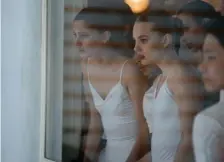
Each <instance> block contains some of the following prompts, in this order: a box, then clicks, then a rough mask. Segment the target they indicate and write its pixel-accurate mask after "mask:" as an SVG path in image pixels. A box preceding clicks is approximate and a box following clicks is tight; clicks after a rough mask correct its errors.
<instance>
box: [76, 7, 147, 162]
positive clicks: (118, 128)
mask: <svg viewBox="0 0 224 162" xmlns="http://www.w3.org/2000/svg"><path fill="white" fill-rule="evenodd" d="M89 12H90V11H88V10H87V9H84V10H82V11H81V12H80V13H79V15H78V16H77V17H76V18H75V21H74V23H73V31H74V34H75V36H76V37H77V38H76V39H77V42H79V40H80V42H79V45H80V46H81V47H80V48H82V49H81V50H80V52H82V53H83V54H84V55H88V56H87V57H88V59H86V60H87V61H86V64H85V66H83V73H84V77H85V79H86V81H87V82H88V86H87V90H89V103H90V104H91V105H92V108H91V110H90V112H91V119H90V120H91V121H90V126H89V133H88V137H87V143H86V148H85V154H86V156H87V157H89V158H90V159H91V160H93V161H99V162H125V161H126V159H127V157H128V155H129V154H130V152H131V150H132V147H133V145H134V143H135V141H136V138H137V134H138V130H139V129H141V127H142V126H141V123H139V122H137V121H140V120H138V119H139V118H141V119H142V118H144V117H143V113H140V112H139V111H136V110H138V109H142V102H143V96H144V92H145V91H146V88H147V79H146V78H145V77H144V76H143V75H142V74H141V72H140V71H139V69H138V67H137V65H136V64H135V62H134V61H133V60H131V59H130V57H129V58H128V57H127V56H125V54H124V53H125V52H127V51H129V50H127V49H126V48H125V47H123V48H112V47H110V45H111V44H110V43H111V42H110V41H111V39H112V40H117V41H122V39H124V38H122V37H124V36H125V35H126V34H123V33H120V34H121V35H117V34H118V33H117V31H115V33H113V32H111V31H107V30H106V31H104V32H103V31H99V30H98V29H97V28H92V26H94V24H92V23H95V21H99V19H102V17H99V15H98V16H97V17H95V16H96V15H95V16H94V14H93V15H91V14H89ZM104 19H105V17H104ZM108 19H109V20H110V21H106V22H105V23H110V25H113V24H114V23H115V24H117V25H118V24H119V23H120V25H121V24H123V23H124V22H125V21H123V20H122V19H120V17H118V16H117V15H116V13H113V15H110V16H109V17H108ZM104 21H105V20H104ZM97 25H98V24H97ZM102 25H105V24H102ZM106 25H108V24H106ZM123 25H124V24H123ZM126 25H127V24H126ZM124 33H127V32H126V31H124ZM117 37H118V38H119V39H118V38H117ZM124 40H125V39H124ZM93 42H98V44H101V45H103V47H102V46H101V47H100V48H99V47H98V46H97V47H94V48H92V43H93ZM90 44H91V46H89V45H90ZM129 52H130V51H129ZM96 116H97V117H99V118H98V119H100V121H101V122H102V127H103V131H104V134H103V137H104V138H105V139H106V140H107V143H106V146H105V148H104V149H103V150H100V152H99V155H97V152H98V151H99V150H97V148H96V147H93V145H94V146H95V144H96V140H99V138H96V137H99V133H100V132H99V131H98V130H99V124H98V123H99V120H97V121H96V120H95V119H96ZM137 124H139V127H138V125H137ZM100 130H101V128H100ZM144 131H145V129H144ZM94 137H95V138H94Z"/></svg>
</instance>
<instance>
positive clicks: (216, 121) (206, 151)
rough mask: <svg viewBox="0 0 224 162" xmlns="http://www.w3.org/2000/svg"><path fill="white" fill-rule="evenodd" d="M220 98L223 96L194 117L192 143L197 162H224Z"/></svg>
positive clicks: (223, 113)
mask: <svg viewBox="0 0 224 162" xmlns="http://www.w3.org/2000/svg"><path fill="white" fill-rule="evenodd" d="M222 93H223V92H222ZM222 96H223V94H222V95H221V101H220V102H219V103H217V104H215V105H213V106H211V107H210V108H207V109H206V110H204V111H202V112H201V113H200V114H198V115H197V116H196V119H195V122H194V130H193V142H194V151H195V156H196V161H197V162H223V161H224V101H223V100H222V98H223V97H222Z"/></svg>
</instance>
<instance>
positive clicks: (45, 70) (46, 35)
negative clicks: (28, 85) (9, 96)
mask: <svg viewBox="0 0 224 162" xmlns="http://www.w3.org/2000/svg"><path fill="white" fill-rule="evenodd" d="M60 1H61V0H60ZM65 1H66V0H63V2H62V3H63V6H61V7H62V8H60V6H57V7H58V8H60V9H62V10H63V11H64V8H65V3H64V2H65ZM80 1H81V2H80ZM54 2H55V0H41V5H42V6H41V13H42V14H41V79H40V80H41V83H40V84H41V94H40V95H41V96H40V98H41V103H40V128H39V130H40V146H39V147H40V148H39V162H56V161H54V160H51V159H48V158H46V157H45V150H46V137H47V136H46V127H47V122H46V119H47V106H48V105H49V99H48V93H49V92H48V91H49V88H50V86H49V84H48V82H49V78H48V77H49V76H48V75H49V72H50V70H49V64H50V62H51V59H49V56H51V55H52V54H53V52H52V47H51V42H50V41H51V26H52V19H53V18H54V17H53V15H52V13H51V11H52V7H53V6H52V3H54ZM55 3H56V2H55ZM75 3H77V1H74V2H73V4H71V5H72V6H79V7H84V6H87V4H88V0H79V1H78V4H75ZM80 4H81V6H80ZM58 8H57V9H58ZM63 17H64V12H63V16H62V19H63ZM63 26H64V19H63ZM63 32H64V30H63ZM63 42H64V39H63ZM62 55H63V53H62ZM61 61H63V60H61ZM62 76H63V75H62ZM62 105H63V104H62ZM61 155H62V153H61Z"/></svg>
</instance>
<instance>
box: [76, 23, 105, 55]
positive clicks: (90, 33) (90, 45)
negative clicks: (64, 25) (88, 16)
mask: <svg viewBox="0 0 224 162" xmlns="http://www.w3.org/2000/svg"><path fill="white" fill-rule="evenodd" d="M73 36H74V40H75V45H76V47H77V48H78V50H79V54H80V56H81V58H87V57H93V56H94V55H96V54H97V53H98V50H99V46H100V44H102V42H103V40H102V39H101V38H102V34H101V33H99V32H98V31H97V30H94V29H92V28H89V27H88V25H87V24H86V23H85V21H83V20H75V21H74V22H73Z"/></svg>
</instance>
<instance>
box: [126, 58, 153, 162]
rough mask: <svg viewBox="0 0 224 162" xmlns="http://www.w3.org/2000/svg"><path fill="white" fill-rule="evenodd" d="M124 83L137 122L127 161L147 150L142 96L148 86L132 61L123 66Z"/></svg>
mask: <svg viewBox="0 0 224 162" xmlns="http://www.w3.org/2000/svg"><path fill="white" fill-rule="evenodd" d="M123 74H125V75H124V77H123V78H124V84H125V85H126V87H127V89H128V92H129V95H130V98H131V100H132V102H133V106H134V108H135V114H136V119H137V122H138V135H137V139H136V143H135V145H134V146H133V149H132V151H131V154H130V155H129V157H128V159H127V162H135V161H137V160H139V159H140V158H142V157H143V156H144V155H145V154H146V153H147V152H149V140H150V139H149V130H148V125H147V123H146V121H145V118H144V114H143V97H144V94H145V92H146V90H147V88H148V86H147V83H148V80H147V78H146V77H144V76H143V75H142V73H141V72H140V71H139V69H138V67H137V65H136V64H135V63H134V62H131V61H130V62H128V63H127V64H126V65H125V68H124V73H123Z"/></svg>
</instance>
